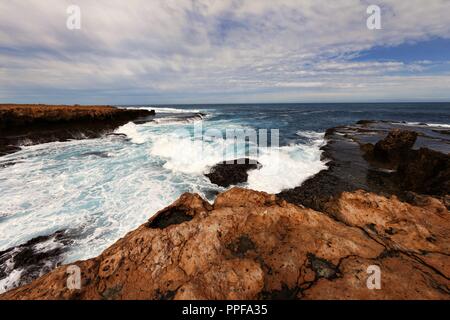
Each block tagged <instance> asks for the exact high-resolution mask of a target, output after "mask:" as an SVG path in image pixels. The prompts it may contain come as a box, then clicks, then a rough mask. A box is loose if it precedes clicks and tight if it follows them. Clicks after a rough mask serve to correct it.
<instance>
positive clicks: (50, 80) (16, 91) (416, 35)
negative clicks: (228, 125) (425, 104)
mask: <svg viewBox="0 0 450 320" xmlns="http://www.w3.org/2000/svg"><path fill="white" fill-rule="evenodd" d="M73 3H76V4H77V5H79V6H80V8H81V13H82V29H81V30H76V31H71V30H68V29H67V28H66V19H67V14H66V9H67V7H68V6H69V5H70V4H73ZM373 3H375V4H378V5H380V6H381V8H382V13H383V15H382V26H383V29H382V30H379V31H370V30H368V29H367V28H366V18H367V14H366V8H367V6H368V5H369V4H373ZM449 14H450V1H447V0H429V1H427V3H426V5H425V4H424V2H423V0H409V1H402V0H385V1H375V0H373V1H362V0H361V1H360V0H339V1H327V0H280V1H277V2H276V3H275V2H274V1H269V0H258V1H254V0H247V1H244V0H192V1H191V0H189V1H187V0H186V1H183V0H169V1H167V0H165V1H163V0H152V1H144V0H128V1H120V0H98V1H89V0H77V1H73V0H71V1H66V0H47V1H45V3H43V2H42V1H40V0H9V1H1V2H0V88H1V89H0V95H2V96H3V98H2V100H9V101H27V102H34V100H36V99H37V100H39V101H40V102H67V103H71V102H73V103H75V102H77V103H78V102H81V103H83V102H86V103H144V102H148V103H157V102H163V103H164V102H169V103H170V102H197V101H203V102H227V101H232V100H234V101H236V100H239V99H240V101H244V102H245V101H249V102H255V101H260V102H263V101H267V99H272V101H285V100H286V101H287V100H289V101H291V100H297V101H311V100H320V99H321V98H323V99H324V100H329V99H332V98H333V97H336V99H341V98H342V97H347V98H348V99H359V100H365V99H366V98H367V99H377V98H379V99H383V98H384V97H385V96H386V94H384V93H383V90H382V88H385V89H386V91H389V92H391V87H387V86H386V82H385V81H386V79H395V80H392V81H395V83H396V84H397V85H395V86H394V87H395V88H396V92H392V93H390V94H389V97H392V98H393V99H406V98H409V97H410V96H411V95H410V94H411V93H412V92H421V93H422V96H426V97H433V96H439V97H441V96H442V97H444V99H448V98H450V96H449V95H450V93H447V92H448V87H447V89H445V88H443V86H442V84H440V83H437V81H440V80H442V79H445V81H444V82H443V83H448V82H446V81H447V78H448V77H450V73H449V68H448V66H447V67H445V68H439V66H436V63H435V62H433V61H429V62H428V63H424V62H423V61H422V62H420V61H418V62H413V63H405V62H403V61H390V60H389V59H386V61H368V62H355V61H353V58H354V57H356V56H358V55H359V53H360V52H362V51H364V50H368V49H370V48H373V47H379V46H395V45H399V44H401V43H405V42H420V41H425V40H427V39H430V38H436V37H439V38H445V39H449V38H450V24H448V23H447V22H448V15H449ZM387 58H389V57H387ZM437 69H439V72H438V74H434V75H433V74H430V73H431V70H435V71H434V72H436V70H437ZM419 75H422V76H423V77H420V76H419ZM413 77H414V78H413ZM425 77H426V78H425ZM413 79H414V80H413ZM430 79H431V80H430ZM433 79H435V85H434V86H430V85H429V84H430V81H431V82H433ZM423 88H427V90H428V91H426V92H424V90H423ZM205 99H210V101H204V100H205ZM32 100H33V101H32ZM36 102H37V101H36Z"/></svg>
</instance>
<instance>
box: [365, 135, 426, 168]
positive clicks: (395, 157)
mask: <svg viewBox="0 0 450 320" xmlns="http://www.w3.org/2000/svg"><path fill="white" fill-rule="evenodd" d="M416 139H417V132H414V131H409V130H400V129H393V130H391V131H389V133H388V135H387V137H386V138H384V139H382V140H380V141H378V142H377V143H376V144H375V146H374V147H373V151H372V155H371V156H372V157H374V158H375V159H377V160H379V161H382V162H387V163H392V164H394V165H396V164H398V163H399V162H400V161H401V160H402V158H404V157H407V156H408V152H409V150H411V148H412V147H413V146H414V144H415V142H416Z"/></svg>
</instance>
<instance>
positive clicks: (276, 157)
mask: <svg viewBox="0 0 450 320" xmlns="http://www.w3.org/2000/svg"><path fill="white" fill-rule="evenodd" d="M121 107H127V108H146V109H155V110H156V112H157V115H156V117H155V119H153V121H150V122H146V123H140V124H135V123H129V124H126V125H125V126H123V127H121V128H119V129H117V130H116V133H118V134H120V135H108V136H104V137H102V138H99V139H91V140H73V141H68V142H53V143H47V144H41V145H28V146H27V145H24V146H23V149H22V150H21V151H19V152H17V153H14V154H10V155H7V156H4V157H1V158H0V164H1V163H2V162H9V163H11V162H14V163H15V164H14V165H12V166H7V167H5V168H1V166H0V190H1V192H0V203H1V204H2V205H1V206H0V251H1V250H5V249H7V248H10V247H12V246H16V245H19V244H22V243H24V242H26V241H27V240H30V239H32V238H34V237H36V236H40V235H48V234H51V233H53V232H55V231H57V230H71V231H72V232H73V233H74V234H76V237H75V239H74V242H73V244H72V245H71V248H70V250H69V251H68V252H67V254H66V258H65V259H66V260H65V262H71V261H74V260H78V259H87V258H90V257H93V256H96V255H98V254H99V253H101V252H102V251H103V250H104V249H105V248H107V247H108V246H110V245H111V244H113V243H114V242H115V241H116V240H117V239H119V238H120V237H122V236H124V235H125V234H126V233H127V232H129V231H131V230H133V229H134V228H136V227H137V226H139V225H141V224H142V223H144V222H145V221H146V220H147V219H148V218H149V217H150V216H151V215H152V214H154V213H155V212H156V211H158V210H160V209H162V208H164V207H165V206H167V205H169V204H170V203H172V202H173V201H174V200H175V199H177V198H178V197H179V196H180V195H181V194H182V193H184V192H197V193H199V194H200V195H202V196H203V197H205V198H207V199H209V200H213V197H214V196H213V195H214V193H215V192H217V191H223V190H224V189H223V188H220V187H218V186H216V185H214V184H212V183H211V182H210V181H209V180H208V179H207V178H206V177H205V176H204V173H207V172H208V171H209V169H210V168H211V166H213V165H214V164H216V163H218V162H220V161H222V160H230V159H234V158H239V157H241V156H246V155H248V153H249V152H254V153H250V155H255V157H257V160H258V161H259V162H260V163H261V164H262V168H261V169H260V170H255V171H251V172H250V173H249V179H248V183H247V184H246V185H244V186H245V187H249V188H252V189H256V190H261V191H266V192H270V193H277V192H280V191H281V190H283V189H286V188H293V187H295V186H298V185H300V184H301V183H302V182H303V181H304V180H306V179H307V178H308V177H310V176H312V175H314V174H315V173H317V172H319V171H320V170H323V169H325V168H326V163H325V162H323V161H321V158H320V156H321V151H320V147H321V146H323V144H324V143H325V141H324V132H325V130H326V129H327V128H330V127H334V126H338V125H345V124H352V123H355V122H356V121H358V120H361V119H372V120H394V121H404V125H405V126H408V125H411V124H418V123H421V124H428V125H431V126H436V127H441V128H450V103H420V104H413V103H401V104H392V103H391V104H251V105H250V104H246V105H239V104H233V105H173V106H152V105H142V106H121ZM199 113H202V114H204V115H203V116H202V118H203V119H200V117H199V116H198V114H199ZM249 129H251V130H254V132H257V134H258V141H257V143H256V144H255V143H253V142H252V141H251V140H250V141H244V142H243V143H241V142H240V141H239V140H236V139H227V136H226V131H227V130H228V131H230V130H231V131H233V130H235V132H236V130H238V131H239V130H249ZM261 129H266V130H267V135H266V136H267V137H268V140H269V142H270V143H271V142H272V141H275V140H278V141H279V145H278V146H276V145H272V146H271V145H270V144H269V146H268V147H267V148H266V147H263V145H260V141H261V140H260V139H259V135H263V134H264V133H265V131H264V130H261ZM271 130H278V132H279V136H278V138H276V139H275V136H272V135H271V132H272V131H271ZM206 133H208V134H206ZM212 133H214V134H212ZM272 138H273V139H272ZM255 151H256V152H255ZM42 245H43V246H47V247H49V248H51V247H52V246H58V245H60V244H58V243H52V242H51V241H50V242H49V243H45V244H42ZM20 272H21V270H14V272H11V275H10V276H9V277H8V278H6V279H3V280H1V281H0V291H1V290H2V288H4V287H8V286H11V285H13V283H14V281H16V280H17V279H18V278H20Z"/></svg>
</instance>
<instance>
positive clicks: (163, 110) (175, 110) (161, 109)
mask: <svg viewBox="0 0 450 320" xmlns="http://www.w3.org/2000/svg"><path fill="white" fill-rule="evenodd" d="M126 108H127V109H140V110H150V111H151V110H155V112H156V113H198V112H202V111H201V110H199V109H181V108H169V107H167V108H165V107H151V106H150V107H149V106H142V107H139V106H133V107H126Z"/></svg>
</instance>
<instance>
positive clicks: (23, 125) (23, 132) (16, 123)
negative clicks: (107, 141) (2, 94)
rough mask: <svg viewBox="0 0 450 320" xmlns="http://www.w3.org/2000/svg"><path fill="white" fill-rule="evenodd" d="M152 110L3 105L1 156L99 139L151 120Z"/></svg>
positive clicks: (0, 109)
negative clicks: (24, 149)
mask: <svg viewBox="0 0 450 320" xmlns="http://www.w3.org/2000/svg"><path fill="white" fill-rule="evenodd" d="M154 114H155V112H154V111H149V110H137V109H136V110H134V109H119V108H115V107H112V106H53V105H52V106H50V105H0V156H1V155H5V154H8V153H12V152H16V151H18V150H20V148H19V146H20V145H22V144H24V143H25V142H26V143H27V144H39V143H46V142H52V141H67V140H70V139H84V138H98V137H100V136H102V135H103V134H106V133H108V132H112V131H113V130H114V129H116V128H117V127H119V126H121V125H124V124H126V123H128V122H130V121H134V120H138V119H142V121H144V120H145V119H148V118H149V117H151V116H153V115H154Z"/></svg>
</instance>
